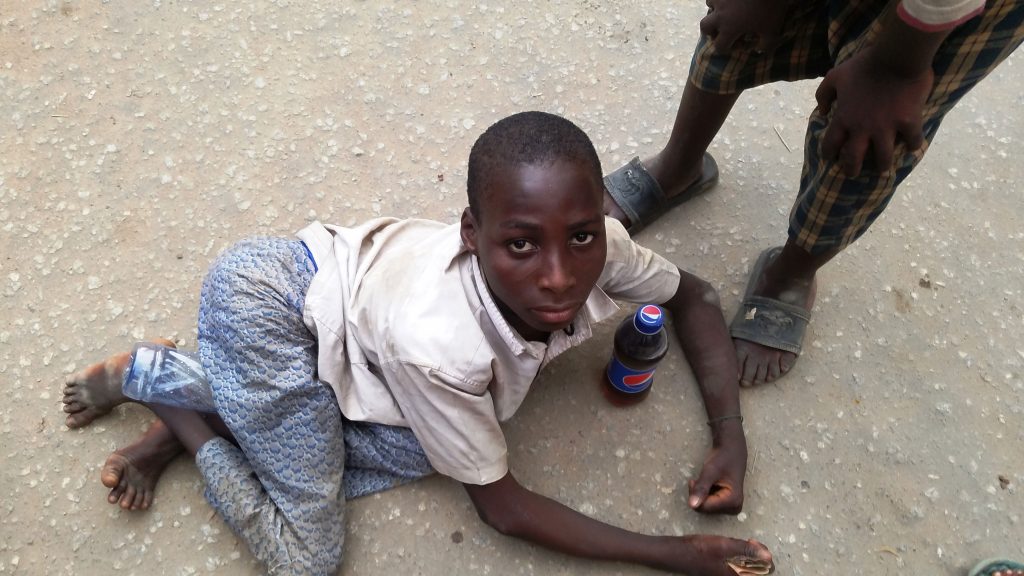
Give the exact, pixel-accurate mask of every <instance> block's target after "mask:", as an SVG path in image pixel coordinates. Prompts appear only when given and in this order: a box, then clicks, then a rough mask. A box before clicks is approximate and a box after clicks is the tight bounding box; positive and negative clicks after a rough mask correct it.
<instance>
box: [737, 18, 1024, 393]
mask: <svg viewBox="0 0 1024 576" xmlns="http://www.w3.org/2000/svg"><path fill="white" fill-rule="evenodd" d="M870 34H871V31H870V27H868V28H865V30H864V31H863V33H862V34H859V35H858V36H857V37H856V38H855V39H853V40H852V41H851V42H850V43H849V44H847V45H844V46H842V47H841V48H840V49H839V50H838V51H837V53H838V54H839V58H840V59H843V58H845V57H848V56H849V55H850V54H852V53H853V52H855V51H856V50H857V49H858V47H859V46H860V45H862V44H863V42H865V41H870V37H871V36H870ZM1022 40H1024V5H1021V4H1020V3H1019V2H1014V1H1013V0H996V1H994V2H990V3H989V5H988V6H987V7H986V9H985V12H984V13H983V14H982V15H981V16H979V17H978V18H975V19H974V20H971V21H970V22H968V23H966V24H964V25H963V26H961V27H960V28H958V29H956V30H955V31H954V32H953V33H952V34H951V35H950V36H949V37H948V38H947V40H946V42H945V43H944V44H943V45H942V47H941V48H940V49H939V52H938V54H937V55H936V57H935V62H934V66H933V68H934V72H935V87H934V89H933V91H932V93H931V95H930V96H929V98H928V102H927V103H926V105H925V108H924V110H923V115H924V117H925V123H924V135H925V140H926V142H925V144H924V146H923V147H922V148H921V149H919V150H917V151H916V152H912V153H911V152H907V151H906V149H905V147H904V146H903V145H902V144H900V145H898V146H897V149H896V154H895V156H894V157H895V159H896V160H895V162H894V166H893V167H892V168H891V169H889V170H885V171H881V172H879V171H878V170H865V171H862V173H861V175H860V176H858V177H857V178H847V177H845V175H844V174H843V172H842V169H841V168H840V167H839V165H838V164H837V163H836V162H833V161H829V160H826V159H824V158H822V157H821V156H820V141H821V137H822V136H823V134H824V132H825V129H826V128H827V127H828V118H827V117H825V116H822V115H821V114H820V113H818V111H817V110H815V112H814V113H813V114H812V115H811V118H810V121H809V123H808V127H807V138H806V142H805V146H804V153H805V159H804V169H803V174H802V175H801V178H800V193H799V195H798V196H797V199H796V202H795V204H794V206H793V209H792V211H791V213H790V225H789V239H788V240H787V242H786V245H785V246H784V247H783V248H782V249H781V251H777V252H772V253H770V254H768V253H766V254H765V258H763V259H762V262H763V263H764V266H763V267H762V268H760V269H759V268H758V267H757V266H755V269H754V271H753V272H752V275H751V280H750V286H749V289H748V297H751V296H752V297H753V299H748V300H747V301H746V302H745V304H744V306H741V307H740V310H739V312H738V313H737V316H736V319H735V320H734V321H733V326H732V329H733V336H734V337H736V340H735V343H736V351H737V354H738V355H739V360H740V370H741V382H742V383H744V384H748V385H749V384H760V383H764V382H771V381H773V380H775V379H776V378H778V377H779V376H781V375H783V374H785V373H786V372H788V371H789V370H790V368H792V366H793V364H794V363H795V362H796V358H797V355H798V354H799V350H800V339H801V338H802V327H801V329H800V332H799V334H797V333H795V332H793V331H792V327H793V326H795V325H797V324H803V325H805V324H806V319H807V318H809V314H810V312H809V311H810V309H811V307H812V306H813V304H814V295H815V289H816V285H815V274H816V272H817V271H818V269H820V268H821V267H822V266H823V265H824V264H825V263H826V262H828V261H829V260H831V259H832V258H833V257H834V256H835V255H836V254H838V253H839V252H840V251H842V250H843V249H844V248H845V247H846V246H848V245H849V244H851V243H852V242H854V241H855V240H856V239H857V238H859V237H860V236H861V235H862V234H864V232H866V231H867V229H868V228H869V227H870V226H871V224H872V223H873V222H874V221H875V219H876V218H877V217H878V216H879V215H881V213H882V212H883V211H884V210H885V207H886V206H887V205H888V204H889V201H890V200H891V199H892V196H893V194H894V193H895V191H896V188H897V187H898V186H899V184H900V183H901V182H902V181H903V180H904V179H905V178H906V177H907V176H909V175H910V173H911V172H912V171H913V169H914V167H915V166H917V164H918V163H919V162H920V161H921V159H922V158H923V157H924V154H925V152H926V150H927V149H928V146H929V144H930V143H931V140H932V138H933V137H934V136H935V134H936V132H937V131H938V128H939V125H940V124H941V122H942V119H943V118H944V117H945V115H946V113H947V112H949V110H951V109H952V108H953V106H955V105H956V103H957V102H959V101H960V99H961V98H962V97H963V96H964V95H965V94H966V93H967V92H968V91H969V90H970V89H971V88H973V87H974V86H975V85H977V83H978V82H979V81H981V79H982V78H984V77H985V76H986V75H988V73H989V72H991V71H992V70H993V69H995V67H996V66H997V65H998V64H999V63H1000V62H1002V61H1003V60H1005V59H1006V57H1007V56H1009V55H1010V53H1012V52H1013V50H1014V49H1015V48H1016V47H1017V46H1019V45H1020V43H1021V41H1022ZM769 256H770V257H769ZM771 301H774V302H776V303H778V302H781V303H782V306H781V307H779V308H780V310H781V311H782V312H781V313H779V314H778V315H774V312H775V311H774V310H773V311H771V312H768V313H765V312H766V311H768V310H769V308H770V307H773V306H775V305H774V304H772V302H771ZM766 306H767V307H766ZM780 334H781V335H783V336H784V337H783V338H782V340H786V342H781V341H780V340H779V337H778V336H779V335H780ZM788 336H792V338H790V337H788Z"/></svg>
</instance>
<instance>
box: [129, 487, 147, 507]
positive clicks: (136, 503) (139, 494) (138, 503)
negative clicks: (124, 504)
mask: <svg viewBox="0 0 1024 576" xmlns="http://www.w3.org/2000/svg"><path fill="white" fill-rule="evenodd" d="M145 499H146V489H145V488H137V489H136V490H135V498H133V499H132V508H131V509H132V510H138V509H140V508H142V502H143V501H144V500H145Z"/></svg>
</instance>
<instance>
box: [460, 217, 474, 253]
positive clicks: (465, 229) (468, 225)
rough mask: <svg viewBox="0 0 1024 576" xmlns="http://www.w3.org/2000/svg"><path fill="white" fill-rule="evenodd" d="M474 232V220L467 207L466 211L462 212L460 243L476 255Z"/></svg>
mask: <svg viewBox="0 0 1024 576" xmlns="http://www.w3.org/2000/svg"><path fill="white" fill-rule="evenodd" d="M476 230H477V221H476V218H474V217H473V213H472V212H471V211H470V210H469V207H468V206H467V207H466V209H465V210H463V211H462V220H461V227H460V229H459V233H460V234H461V235H462V243H463V244H465V245H466V248H468V249H469V251H470V252H471V253H473V254H476V253H477V252H476Z"/></svg>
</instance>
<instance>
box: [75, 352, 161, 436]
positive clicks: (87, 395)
mask: <svg viewBox="0 0 1024 576" xmlns="http://www.w3.org/2000/svg"><path fill="white" fill-rule="evenodd" d="M152 342H155V343H157V344H163V345H164V346H170V347H172V348H173V347H174V342H171V341H170V340H166V339H163V338H156V339H154V340H152ZM130 358H131V353H130V352H122V353H121V354H114V355H113V356H111V357H110V358H107V359H106V360H104V361H103V362H97V363H96V364H93V365H91V366H88V367H86V368H84V369H82V370H79V371H78V372H75V373H74V374H72V375H70V376H68V377H67V379H66V380H65V381H64V399H63V402H64V411H65V412H67V413H68V417H67V419H66V420H65V423H66V424H67V426H68V428H81V427H82V426H85V425H86V424H89V423H90V422H92V421H93V420H95V419H97V418H99V417H100V416H103V415H104V414H107V413H108V412H110V411H111V410H112V409H113V408H114V406H117V405H118V404H122V403H124V402H127V401H128V398H126V397H125V396H124V394H122V393H121V384H122V383H123V381H124V370H125V368H127V367H128V360H129V359H130Z"/></svg>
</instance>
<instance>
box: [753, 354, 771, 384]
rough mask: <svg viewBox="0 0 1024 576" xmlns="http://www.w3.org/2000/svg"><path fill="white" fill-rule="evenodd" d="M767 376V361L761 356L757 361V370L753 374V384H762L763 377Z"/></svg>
mask: <svg viewBox="0 0 1024 576" xmlns="http://www.w3.org/2000/svg"><path fill="white" fill-rule="evenodd" d="M767 376H768V363H767V362H765V361H764V359H763V358H762V359H761V361H760V362H758V363H757V372H756V373H755V374H754V384H764V382H765V378H766V377H767Z"/></svg>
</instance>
